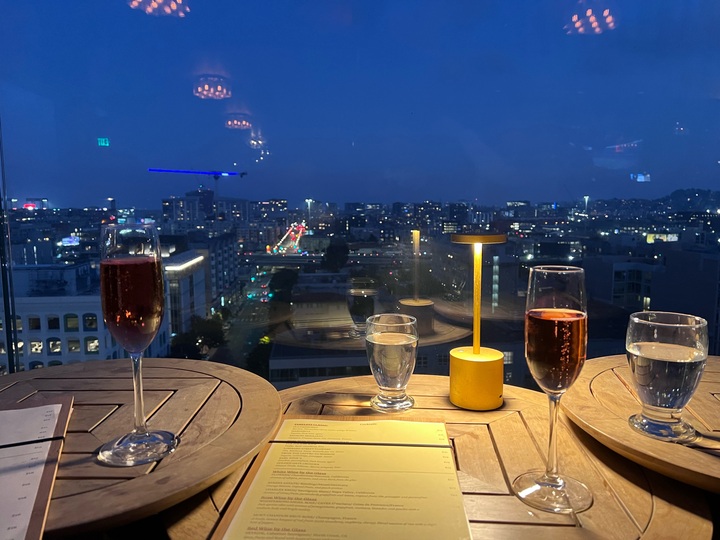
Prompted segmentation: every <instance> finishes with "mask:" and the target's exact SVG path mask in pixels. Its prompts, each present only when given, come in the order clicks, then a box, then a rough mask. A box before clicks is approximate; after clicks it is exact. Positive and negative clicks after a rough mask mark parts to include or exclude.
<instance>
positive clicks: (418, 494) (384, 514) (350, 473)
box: [215, 419, 471, 540]
mask: <svg viewBox="0 0 720 540" xmlns="http://www.w3.org/2000/svg"><path fill="white" fill-rule="evenodd" d="M440 433H442V437H440V436H439V434H440ZM282 437H291V438H293V437H294V438H295V440H294V441H292V442H288V441H287V440H286V441H282V440H281V438H282ZM323 437H326V438H327V439H328V440H330V441H331V442H326V441H322V439H323ZM339 438H342V439H343V442H338V440H337V439H339ZM368 441H370V442H368ZM261 457H262V461H261V462H260V464H259V465H257V462H256V466H254V471H253V472H251V474H255V476H254V478H253V479H252V483H251V484H249V487H246V488H245V489H244V492H242V493H241V494H240V497H242V498H241V499H239V500H237V501H233V503H232V504H231V507H230V508H229V509H228V512H227V513H226V516H225V517H224V518H223V521H222V522H221V524H220V526H219V528H218V532H217V533H216V535H215V538H233V539H235V538H244V539H249V540H258V539H269V538H273V539H276V538H277V539H290V538H293V539H294V538H311V539H312V538H316V539H320V538H322V539H351V538H362V537H369V538H393V537H394V538H413V539H418V540H422V539H437V538H453V539H463V538H467V539H469V538H471V536H470V530H469V525H468V521H467V517H466V515H465V511H464V507H463V499H462V492H461V491H460V488H459V485H458V480H457V473H456V468H455V462H454V458H453V452H452V448H451V447H450V445H449V442H448V439H447V434H446V431H445V426H444V425H443V424H442V423H426V422H407V421H395V420H378V421H369V422H367V421H343V420H327V421H326V420H324V419H322V420H316V419H312V420H285V422H284V423H283V425H282V426H281V428H280V430H279V432H278V434H277V436H276V440H275V441H274V442H272V443H271V444H270V446H269V449H268V450H267V452H266V454H265V455H264V456H261ZM247 482H248V480H246V483H247Z"/></svg>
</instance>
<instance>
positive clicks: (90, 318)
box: [83, 313, 98, 332]
mask: <svg viewBox="0 0 720 540" xmlns="http://www.w3.org/2000/svg"><path fill="white" fill-rule="evenodd" d="M97 327H98V318H97V315H96V314H95V313H85V314H84V315H83V330H85V331H86V332H87V331H95V330H97Z"/></svg>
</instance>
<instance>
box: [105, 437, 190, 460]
mask: <svg viewBox="0 0 720 540" xmlns="http://www.w3.org/2000/svg"><path fill="white" fill-rule="evenodd" d="M178 444H180V438H179V437H176V436H175V435H173V434H172V433H170V432H169V431H148V432H145V433H138V432H135V431H133V432H131V433H128V434H127V435H123V436H122V437H119V438H117V439H115V440H114V441H110V442H109V443H105V444H104V445H102V446H101V447H100V450H98V460H100V461H102V462H103V463H105V464H107V465H113V466H116V467H130V466H133V465H142V464H144V463H151V462H153V461H158V460H160V459H162V458H164V457H165V456H167V455H168V454H170V453H172V452H174V451H175V449H176V448H177V446H178Z"/></svg>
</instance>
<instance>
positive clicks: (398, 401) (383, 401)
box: [370, 394, 415, 413]
mask: <svg viewBox="0 0 720 540" xmlns="http://www.w3.org/2000/svg"><path fill="white" fill-rule="evenodd" d="M413 405H415V400H414V399H413V398H411V397H410V396H408V395H407V394H404V395H402V396H394V397H387V396H383V395H382V394H378V395H377V396H375V397H374V398H372V399H371V400H370V406H371V407H372V408H373V409H375V410H376V411H380V412H387V413H393V412H401V411H406V410H408V409H411V408H412V407H413Z"/></svg>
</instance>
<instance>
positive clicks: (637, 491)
mask: <svg viewBox="0 0 720 540" xmlns="http://www.w3.org/2000/svg"><path fill="white" fill-rule="evenodd" d="M375 391H376V385H375V381H374V379H373V378H372V377H369V376H368V377H352V378H346V379H335V380H330V381H322V382H317V383H311V384H306V385H302V386H298V387H295V388H290V389H287V390H283V391H281V392H280V396H281V398H282V402H283V407H284V411H285V414H287V415H341V416H356V415H363V416H365V415H375V416H380V417H382V416H383V415H382V413H376V412H374V411H373V410H372V409H370V408H369V400H370V398H371V397H372V396H373V394H374V392H375ZM408 391H409V393H410V394H411V395H413V396H414V397H415V403H416V407H415V408H414V409H412V410H410V411H408V412H406V413H402V414H399V415H397V416H395V415H392V416H388V417H392V418H422V419H427V420H434V421H444V422H445V423H446V425H447V430H448V434H449V435H450V438H451V440H452V444H453V447H454V449H455V454H456V456H457V466H458V477H459V480H460V486H461V489H462V491H463V494H464V497H465V508H466V512H467V514H468V517H469V519H470V522H471V529H472V533H473V537H474V538H476V539H478V538H492V539H504V538H507V539H513V540H514V539H518V538H533V539H544V538H548V539H550V538H552V539H558V538H617V539H622V538H639V537H645V538H693V539H701V538H711V536H712V530H713V523H712V517H711V514H710V510H709V505H708V494H707V493H706V492H704V491H702V490H699V489H697V488H694V487H692V486H687V485H684V484H681V483H679V482H677V481H675V480H672V479H669V478H667V477H665V476H663V475H660V474H658V473H656V472H654V471H652V470H648V469H645V468H643V467H641V466H639V465H637V464H635V463H633V462H632V461H629V460H627V459H625V458H623V457H622V456H620V455H618V454H617V453H615V452H613V451H611V450H609V449H608V448H606V447H605V446H603V445H601V444H600V443H598V442H597V441H596V440H595V439H593V438H592V437H590V436H588V435H587V434H586V433H585V432H584V431H582V430H581V429H579V428H577V427H576V426H575V425H574V424H573V423H572V422H570V421H569V420H568V419H567V418H563V419H562V422H561V429H560V433H559V444H558V449H559V463H560V472H561V473H567V474H569V475H572V476H574V477H575V478H578V479H580V480H582V481H583V482H585V483H586V484H587V485H588V486H589V487H590V489H591V490H592V492H593V496H594V499H595V500H594V504H593V506H592V507H591V508H590V509H589V510H587V511H585V512H582V513H580V514H577V515H555V514H550V513H545V512H539V511H536V510H534V509H532V508H530V507H528V506H526V505H525V504H524V503H522V502H521V501H520V500H519V499H517V498H516V497H515V496H514V495H513V494H512V492H511V490H510V487H509V483H510V482H511V481H512V480H513V479H514V478H515V477H516V476H517V475H519V474H521V473H523V472H525V471H526V470H529V469H533V468H544V464H545V454H546V452H547V432H548V403H547V401H548V400H547V397H546V396H545V394H541V393H538V392H534V391H531V390H526V389H522V388H516V387H511V386H505V395H504V397H505V403H504V405H503V406H502V408H500V409H498V410H496V411H490V412H473V411H466V410H462V409H458V408H457V407H455V406H453V405H452V404H451V403H450V401H449V399H448V392H449V379H448V377H441V376H433V375H413V377H412V378H411V380H410V385H409V388H408Z"/></svg>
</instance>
